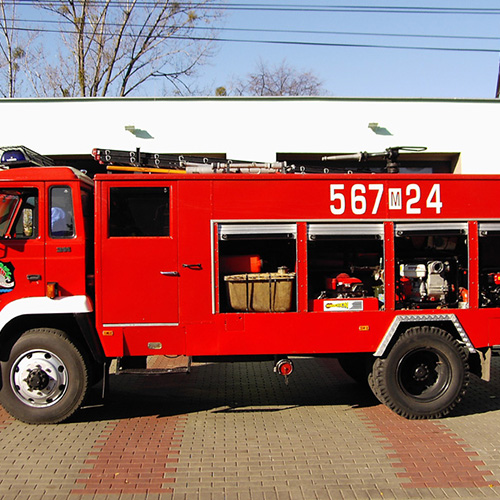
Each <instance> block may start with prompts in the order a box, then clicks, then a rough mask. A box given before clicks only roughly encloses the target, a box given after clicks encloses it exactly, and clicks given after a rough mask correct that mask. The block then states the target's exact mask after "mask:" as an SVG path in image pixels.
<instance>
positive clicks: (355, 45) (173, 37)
mask: <svg viewBox="0 0 500 500" xmlns="http://www.w3.org/2000/svg"><path fill="white" fill-rule="evenodd" d="M11 29H13V30H14V31H30V32H41V33H63V34H74V31H72V30H50V29H37V28H19V27H15V28H11ZM124 36H129V37H135V36H137V37H141V35H134V34H128V35H127V34H125V35H124ZM155 38H164V39H165V40H189V41H205V42H225V43H249V44H265V45H266V44H267V45H298V46H310V47H344V48H365V49H398V50H424V51H425V50H427V51H445V52H482V53H492V54H498V53H500V49H486V48H471V47H430V46H412V45H382V44H369V43H335V42H308V41H297V40H251V39H242V38H214V37H201V36H179V35H160V34H159V35H158V36H156V37H155Z"/></svg>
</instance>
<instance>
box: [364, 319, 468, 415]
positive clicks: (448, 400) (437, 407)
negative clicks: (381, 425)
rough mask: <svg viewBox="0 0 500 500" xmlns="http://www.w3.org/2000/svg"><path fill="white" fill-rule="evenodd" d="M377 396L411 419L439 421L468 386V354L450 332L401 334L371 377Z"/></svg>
mask: <svg viewBox="0 0 500 500" xmlns="http://www.w3.org/2000/svg"><path fill="white" fill-rule="evenodd" d="M370 382H371V385H372V387H373V392H374V394H375V396H376V397H377V398H378V399H379V400H380V401H381V402H382V403H384V404H385V405H387V406H388V407H389V408H390V409H391V410H393V411H394V412H396V413H397V414H399V415H401V416H403V417H405V418H409V419H423V418H440V417H443V416H445V415H447V414H448V413H449V412H450V411H451V410H452V409H453V408H454V407H455V406H456V405H457V403H458V402H459V401H460V400H461V399H462V397H463V396H464V394H465V391H466V389H467V385H468V383H469V366H468V362H467V354H466V351H465V350H464V349H463V348H462V346H461V345H460V344H459V343H458V342H457V340H455V339H454V338H453V337H452V336H451V335H450V334H449V333H448V332H446V331H444V330H441V329H440V328H436V327H431V326H421V327H413V328H410V329H408V330H407V331H406V332H405V333H403V334H402V335H401V337H400V338H399V340H398V341H397V342H396V343H395V344H394V347H393V348H392V349H391V350H390V352H389V353H388V355H387V357H386V358H378V359H377V360H376V361H375V363H374V365H373V371H372V376H371V380H370Z"/></svg>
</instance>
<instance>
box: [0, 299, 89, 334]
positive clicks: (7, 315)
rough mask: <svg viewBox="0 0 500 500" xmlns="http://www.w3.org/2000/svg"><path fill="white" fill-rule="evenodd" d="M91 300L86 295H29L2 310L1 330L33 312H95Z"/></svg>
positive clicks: (0, 316)
mask: <svg viewBox="0 0 500 500" xmlns="http://www.w3.org/2000/svg"><path fill="white" fill-rule="evenodd" d="M93 310H94V308H93V305H92V302H91V300H90V299H89V298H88V297H87V296H86V295H74V296H72V297H57V298H55V299H49V298H48V297H27V298H23V299H18V300H14V301H12V302H10V303H9V304H7V305H6V306H5V307H4V308H3V309H2V310H1V311H0V331H2V330H3V329H4V328H5V325H7V323H9V322H10V321H12V320H13V319H16V318H18V317H20V316H28V315H31V314H85V313H91V312H93Z"/></svg>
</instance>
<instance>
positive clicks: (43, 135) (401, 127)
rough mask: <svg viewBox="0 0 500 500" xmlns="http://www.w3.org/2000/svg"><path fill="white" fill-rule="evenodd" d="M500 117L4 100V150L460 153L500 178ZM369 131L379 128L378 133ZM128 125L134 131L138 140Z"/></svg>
mask: <svg viewBox="0 0 500 500" xmlns="http://www.w3.org/2000/svg"><path fill="white" fill-rule="evenodd" d="M499 115H500V101H497V100H438V99H436V100H431V99H373V98H370V99H368V98H366V99H362V98H359V99H358V98H222V97H220V98H144V99H142V98H120V99H118V98H104V99H100V98H98V99H43V100H37V99H30V100H24V99H4V100H0V117H1V121H0V137H1V139H0V146H16V145H24V146H27V147H29V148H30V149H33V150H35V151H37V152H39V153H41V154H48V155H56V154H65V155H71V154H90V152H91V151H92V149H93V148H96V147H99V148H109V149H123V150H134V149H135V148H137V147H140V148H141V150H143V151H147V152H158V153H180V152H186V153H197V152H200V153H201V152H203V153H226V154H227V156H228V158H235V159H244V160H256V161H274V160H275V159H276V153H277V152H287V153H290V152H295V153H299V152H300V153H325V152H343V153H348V152H358V151H369V152H376V151H384V150H385V149H386V148H387V147H393V146H426V147H427V148H428V149H427V152H430V153H440V152H447V153H449V152H457V153H461V171H462V172H463V173H500V155H499V154H497V153H496V145H497V143H498V142H499V138H498V136H499V134H498V128H499V127H498V125H497V119H498V117H499ZM369 123H378V124H379V129H378V132H379V133H376V132H374V131H373V130H371V129H370V128H368V124H369ZM126 126H134V127H135V128H136V132H135V134H134V133H131V132H130V131H127V130H126V129H125V127H126ZM380 132H383V133H380ZM384 134H391V135H384Z"/></svg>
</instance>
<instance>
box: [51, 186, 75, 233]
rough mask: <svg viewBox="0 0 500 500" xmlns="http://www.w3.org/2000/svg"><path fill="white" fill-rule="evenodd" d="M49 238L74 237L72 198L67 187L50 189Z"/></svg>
mask: <svg viewBox="0 0 500 500" xmlns="http://www.w3.org/2000/svg"><path fill="white" fill-rule="evenodd" d="M50 236H51V237H52V238H73V237H74V236H75V218H74V214H73V198H72V195H71V188H70V187H69V186H53V187H52V188H50Z"/></svg>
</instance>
